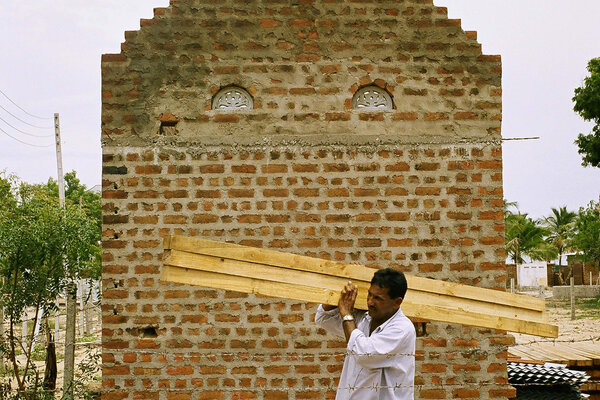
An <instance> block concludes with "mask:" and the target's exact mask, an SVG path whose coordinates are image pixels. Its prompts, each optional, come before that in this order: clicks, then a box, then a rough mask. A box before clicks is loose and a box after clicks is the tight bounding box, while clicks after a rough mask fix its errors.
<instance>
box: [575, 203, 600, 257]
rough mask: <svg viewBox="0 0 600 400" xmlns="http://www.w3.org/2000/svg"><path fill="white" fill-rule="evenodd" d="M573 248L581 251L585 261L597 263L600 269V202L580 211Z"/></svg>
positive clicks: (576, 221) (576, 222)
mask: <svg viewBox="0 0 600 400" xmlns="http://www.w3.org/2000/svg"><path fill="white" fill-rule="evenodd" d="M573 247H574V248H575V249H577V250H579V251H581V253H582V256H581V258H582V259H583V261H587V262H593V263H597V264H598V267H599V268H600V202H598V203H595V202H593V201H592V202H590V204H588V206H587V207H582V208H580V209H579V212H578V213H577V218H576V220H575V235H574V237H573Z"/></svg>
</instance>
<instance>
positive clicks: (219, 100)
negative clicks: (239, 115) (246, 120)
mask: <svg viewBox="0 0 600 400" xmlns="http://www.w3.org/2000/svg"><path fill="white" fill-rule="evenodd" d="M252 108H254V102H253V101H252V96H250V94H249V93H248V92H247V91H245V90H244V89H242V88H240V87H236V86H228V87H226V88H223V89H221V90H220V91H219V92H218V93H217V94H216V95H215V97H214V98H213V102H212V109H213V110H251V109H252Z"/></svg>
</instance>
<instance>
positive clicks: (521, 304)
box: [164, 235, 545, 313]
mask: <svg viewBox="0 0 600 400" xmlns="http://www.w3.org/2000/svg"><path fill="white" fill-rule="evenodd" d="M164 248H165V250H167V249H176V250H181V251H187V252H191V253H202V254H204V255H211V256H214V257H221V258H228V259H235V260H240V261H247V262H252V263H260V264H265V265H271V266H277V267H281V268H287V269H296V270H302V271H309V272H315V273H319V274H324V275H331V276H337V277H344V278H347V279H350V280H352V281H366V282H370V280H371V278H372V277H373V270H372V269H370V268H366V267H364V266H361V265H356V264H344V263H340V262H335V261H329V260H322V259H318V258H312V257H306V256H301V255H297V254H291V253H284V252H280V251H275V250H265V249H259V248H254V247H247V246H240V245H236V244H232V243H224V242H216V241H212V240H206V239H200V238H192V237H186V236H179V235H174V236H168V237H167V238H165V242H164ZM406 279H407V281H408V286H409V287H410V288H411V289H413V290H419V291H423V292H430V293H436V294H447V295H450V296H453V297H457V298H463V299H471V300H475V301H478V302H486V301H487V302H490V303H493V304H499V305H507V306H512V307H516V308H523V309H530V310H535V311H540V312H542V313H543V312H545V301H544V300H543V299H538V298H535V297H529V296H523V295H516V294H511V293H507V292H501V291H498V290H490V289H485V288H479V287H475V286H468V285H461V284H458V283H454V282H444V281H439V280H435V279H428V278H423V277H417V276H411V275H407V276H406Z"/></svg>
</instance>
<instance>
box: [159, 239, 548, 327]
mask: <svg viewBox="0 0 600 400" xmlns="http://www.w3.org/2000/svg"><path fill="white" fill-rule="evenodd" d="M163 263H164V264H165V265H170V266H177V267H182V268H189V269H198V270H203V271H209V272H217V273H222V274H228V275H237V276H243V277H247V278H254V279H261V280H267V281H273V282H285V283H290V284H294V283H297V282H302V284H303V285H306V286H312V287H322V288H327V289H330V290H334V291H335V290H337V291H339V288H341V287H343V286H344V285H345V284H346V283H347V282H348V280H347V279H346V278H340V277H337V276H331V275H321V274H315V273H312V272H307V271H299V270H293V269H284V268H273V267H271V266H268V265H264V264H256V263H249V262H246V261H238V260H233V259H229V258H220V257H212V256H206V255H201V254H195V253H188V252H183V251H179V250H170V251H167V252H165V255H164V257H163ZM369 281H370V279H369ZM353 283H354V284H356V285H357V286H358V289H359V290H358V299H357V308H360V307H364V308H363V309H365V310H366V309H367V308H366V296H367V291H368V290H369V286H370V283H369V282H366V281H353ZM404 301H405V303H404V304H407V302H410V303H412V304H428V305H432V306H436V307H442V308H445V309H456V310H462V311H466V312H472V313H478V314H486V315H495V316H499V317H506V318H514V319H524V320H530V321H534V322H546V321H545V320H544V317H543V315H542V314H541V313H538V312H535V311H532V310H527V309H517V308H514V307H509V306H505V305H497V304H491V303H487V302H478V301H475V300H470V299H460V298H457V297H454V296H450V295H446V294H438V293H431V292H420V291H418V290H414V289H412V288H409V290H408V292H407V294H406V296H405V298H404Z"/></svg>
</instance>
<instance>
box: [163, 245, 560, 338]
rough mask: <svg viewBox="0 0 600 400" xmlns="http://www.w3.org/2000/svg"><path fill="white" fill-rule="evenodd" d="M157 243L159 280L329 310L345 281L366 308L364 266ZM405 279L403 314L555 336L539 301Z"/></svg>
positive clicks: (237, 249) (260, 251)
mask: <svg viewBox="0 0 600 400" xmlns="http://www.w3.org/2000/svg"><path fill="white" fill-rule="evenodd" d="M164 246H165V249H167V251H166V252H165V254H164V256H163V261H164V264H165V268H164V270H163V275H162V279H163V280H164V281H171V282H178V283H190V284H195V285H200V286H205V287H214V288H218V289H225V290H233V291H239V292H245V293H256V294H260V295H265V296H274V297H283V298H289V299H295V300H301V301H306V302H313V303H325V304H333V305H335V304H337V300H338V298H339V291H340V288H341V287H342V286H343V285H344V284H345V283H346V282H347V281H348V280H352V282H353V283H355V284H356V285H358V287H359V295H358V298H357V303H356V306H357V308H362V309H366V308H367V307H366V294H367V290H368V287H369V284H370V280H371V278H372V275H373V273H374V270H373V269H370V268H367V267H364V266H360V265H355V264H342V263H338V262H333V261H328V260H321V259H316V258H311V257H306V256H300V255H296V254H289V253H283V252H279V251H274V250H264V249H257V248H251V247H246V246H239V245H235V244H230V243H222V242H215V241H209V240H204V239H198V238H188V237H183V236H170V237H167V238H166V239H165V244H164ZM169 249H171V250H170V251H169ZM407 280H408V282H409V288H410V289H409V293H407V296H405V297H406V298H405V300H404V302H403V306H402V308H403V310H404V312H405V314H406V315H408V316H410V317H414V318H420V319H428V320H434V321H441V322H451V323H460V324H465V325H471V326H478V327H484V328H492V329H500V330H508V331H512V332H520V333H528V334H533V335H538V336H546V337H557V336H558V328H557V327H556V326H551V325H548V324H547V323H546V322H547V314H546V313H545V312H544V310H545V307H544V306H543V305H544V301H543V300H541V299H535V298H531V297H527V296H518V295H512V294H510V293H505V292H500V291H494V290H490V289H484V288H477V287H472V286H467V285H460V284H456V283H452V282H441V281H436V280H433V279H427V278H420V277H414V276H407ZM540 305H541V306H540Z"/></svg>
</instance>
